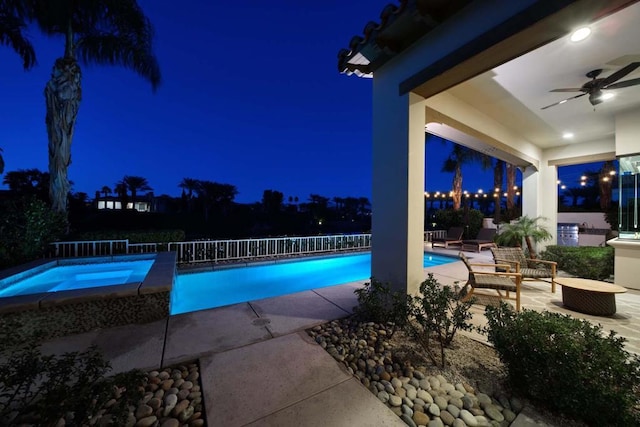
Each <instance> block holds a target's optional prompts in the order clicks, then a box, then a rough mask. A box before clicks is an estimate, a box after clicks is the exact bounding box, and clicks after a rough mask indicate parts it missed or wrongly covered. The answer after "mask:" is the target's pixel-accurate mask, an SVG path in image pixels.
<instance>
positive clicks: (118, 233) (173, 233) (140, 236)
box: [73, 230, 185, 243]
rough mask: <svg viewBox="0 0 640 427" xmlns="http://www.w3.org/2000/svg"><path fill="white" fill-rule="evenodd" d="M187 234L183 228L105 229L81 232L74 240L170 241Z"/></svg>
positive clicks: (178, 240)
mask: <svg viewBox="0 0 640 427" xmlns="http://www.w3.org/2000/svg"><path fill="white" fill-rule="evenodd" d="M184 237H185V234H184V231H183V230H139V231H126V230H105V231H91V232H86V233H80V234H77V235H75V236H74V237H73V240H125V239H129V243H170V242H182V241H183V240H184Z"/></svg>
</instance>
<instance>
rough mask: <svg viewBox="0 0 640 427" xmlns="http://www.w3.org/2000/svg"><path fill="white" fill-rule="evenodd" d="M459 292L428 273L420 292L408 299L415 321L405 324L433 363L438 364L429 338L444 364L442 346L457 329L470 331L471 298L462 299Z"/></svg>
mask: <svg viewBox="0 0 640 427" xmlns="http://www.w3.org/2000/svg"><path fill="white" fill-rule="evenodd" d="M461 298H462V297H461V296H460V294H459V293H458V292H456V291H455V290H453V289H451V287H450V286H441V285H440V284H439V283H438V281H437V280H436V279H435V278H434V277H433V274H432V273H429V276H428V278H427V280H425V281H424V282H422V284H421V285H420V295H419V296H416V297H413V298H409V306H410V310H409V312H410V315H411V316H412V317H413V318H414V319H415V321H414V322H409V323H408V324H407V326H408V329H409V332H410V334H411V335H412V336H413V337H414V338H415V339H416V340H417V341H418V342H419V343H420V345H422V347H423V348H424V350H425V351H426V352H427V354H428V355H429V357H430V358H431V360H432V361H433V363H434V364H437V360H436V357H435V354H434V352H433V349H432V346H431V341H433V340H435V341H436V342H437V343H438V347H439V348H440V361H441V366H442V367H444V366H445V354H444V349H445V347H449V346H450V345H451V342H452V341H453V338H454V336H455V334H456V332H457V331H458V330H466V331H468V330H471V329H472V328H473V326H472V325H471V324H470V323H469V322H468V321H469V320H470V319H471V317H472V315H471V313H470V311H469V310H470V308H471V305H472V304H473V300H468V301H465V302H463V301H461Z"/></svg>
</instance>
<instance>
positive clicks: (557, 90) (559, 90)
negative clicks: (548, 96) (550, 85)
mask: <svg viewBox="0 0 640 427" xmlns="http://www.w3.org/2000/svg"><path fill="white" fill-rule="evenodd" d="M549 92H586V90H583V89H582V88H581V87H567V88H563V89H553V90H550V91H549Z"/></svg>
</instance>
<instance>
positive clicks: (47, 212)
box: [0, 197, 67, 269]
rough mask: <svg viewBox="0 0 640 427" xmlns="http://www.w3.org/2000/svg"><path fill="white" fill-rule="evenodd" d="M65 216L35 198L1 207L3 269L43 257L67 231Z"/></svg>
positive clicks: (0, 245) (1, 260)
mask: <svg viewBox="0 0 640 427" xmlns="http://www.w3.org/2000/svg"><path fill="white" fill-rule="evenodd" d="M66 227H67V223H66V220H65V218H64V216H63V215H61V214H59V213H56V212H53V211H52V210H51V209H50V207H49V206H47V204H46V203H45V202H43V201H42V200H40V199H37V198H35V197H32V198H24V199H20V200H7V201H5V202H3V203H2V204H1V205H0V269H1V268H7V267H11V266H14V265H18V264H21V263H24V262H27V261H32V260H34V259H37V258H39V257H42V256H44V254H45V253H46V250H47V247H48V245H49V243H51V242H53V241H55V240H57V239H58V238H59V237H60V236H62V235H63V234H64V232H65V231H66Z"/></svg>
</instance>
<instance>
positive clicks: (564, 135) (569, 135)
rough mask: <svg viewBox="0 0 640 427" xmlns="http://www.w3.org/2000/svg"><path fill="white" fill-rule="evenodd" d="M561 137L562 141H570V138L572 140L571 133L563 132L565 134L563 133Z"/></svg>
mask: <svg viewBox="0 0 640 427" xmlns="http://www.w3.org/2000/svg"><path fill="white" fill-rule="evenodd" d="M562 137H563V138H564V139H571V138H573V133H571V132H565V133H563V134H562Z"/></svg>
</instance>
